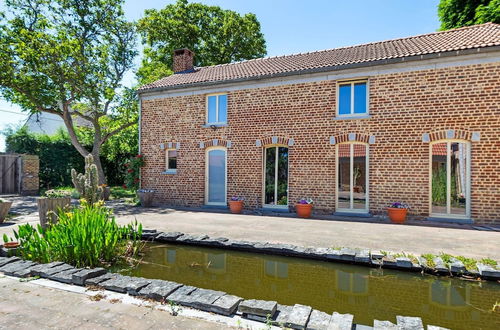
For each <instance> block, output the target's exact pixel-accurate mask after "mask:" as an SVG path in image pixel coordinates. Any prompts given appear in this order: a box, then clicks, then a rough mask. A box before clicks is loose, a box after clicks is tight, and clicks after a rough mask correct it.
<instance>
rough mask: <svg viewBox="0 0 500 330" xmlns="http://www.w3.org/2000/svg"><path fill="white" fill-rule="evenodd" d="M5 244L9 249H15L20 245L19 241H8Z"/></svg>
mask: <svg viewBox="0 0 500 330" xmlns="http://www.w3.org/2000/svg"><path fill="white" fill-rule="evenodd" d="M3 246H4V247H5V248H7V249H15V248H17V247H18V246H19V243H18V242H6V243H4V244H3Z"/></svg>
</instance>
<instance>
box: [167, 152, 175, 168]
mask: <svg viewBox="0 0 500 330" xmlns="http://www.w3.org/2000/svg"><path fill="white" fill-rule="evenodd" d="M176 168H177V150H169V151H168V169H169V170H175V169H176Z"/></svg>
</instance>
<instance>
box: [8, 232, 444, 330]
mask: <svg viewBox="0 0 500 330" xmlns="http://www.w3.org/2000/svg"><path fill="white" fill-rule="evenodd" d="M150 233H151V232H149V234H150ZM158 234H160V233H158ZM174 236H176V235H173V236H171V237H174ZM178 237H180V236H178ZM0 272H2V273H4V274H5V275H8V276H14V277H21V278H28V277H33V276H40V277H41V278H44V279H48V280H52V281H56V282H61V283H66V284H72V285H76V286H92V287H98V288H101V289H106V290H109V291H114V292H119V293H123V294H128V295H130V296H135V297H138V298H144V299H153V300H155V301H159V302H162V303H164V302H168V303H170V304H174V305H175V304H178V305H182V306H187V307H190V308H195V309H199V310H202V311H206V312H211V313H215V314H220V315H224V316H234V315H235V314H236V315H241V316H242V317H244V318H247V319H249V320H254V321H259V322H263V323H266V324H269V323H271V324H273V325H277V326H280V327H283V326H284V327H289V328H293V329H318V330H322V329H325V330H327V329H346V330H347V329H356V328H358V326H357V325H355V324H354V323H353V315H352V314H339V313H337V312H334V313H333V314H328V313H325V312H322V311H318V310H315V309H313V308H312V307H310V306H305V305H300V304H295V305H294V306H286V305H280V304H278V303H277V302H276V301H265V300H255V299H248V300H244V299H243V298H240V297H237V296H233V295H230V294H227V293H225V292H222V291H214V290H208V289H202V288H197V287H193V286H189V285H183V284H179V283H175V282H170V281H164V280H155V279H146V278H141V277H132V276H125V275H121V274H116V273H108V272H107V271H106V270H104V269H103V268H94V269H83V268H75V267H73V266H70V265H67V264H65V263H62V262H51V263H47V264H38V263H36V262H32V261H25V260H21V259H20V258H18V257H0ZM396 319H397V326H396V325H394V324H392V323H391V322H389V321H378V320H375V321H374V327H373V328H374V329H387V328H388V327H390V326H392V327H394V328H396V327H397V329H402V330H405V329H407V330H410V329H412V330H414V329H415V330H416V329H418V330H420V329H422V330H423V329H424V327H423V323H422V319H421V318H419V317H404V316H399V315H398V316H397V317H396ZM431 327H433V326H431V325H429V328H431ZM359 328H360V329H363V328H364V329H366V328H367V327H366V326H360V327H359ZM432 329H443V330H444V328H440V327H433V328H432Z"/></svg>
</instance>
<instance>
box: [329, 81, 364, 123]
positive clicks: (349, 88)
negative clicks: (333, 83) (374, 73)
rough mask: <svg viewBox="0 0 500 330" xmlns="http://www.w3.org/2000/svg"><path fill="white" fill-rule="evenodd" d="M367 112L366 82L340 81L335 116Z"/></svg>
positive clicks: (350, 115) (359, 114)
mask: <svg viewBox="0 0 500 330" xmlns="http://www.w3.org/2000/svg"><path fill="white" fill-rule="evenodd" d="M367 114H368V82H367V81H352V82H342V83H339V85H338V97H337V116H339V117H344V116H345V117H355V116H362V115H367Z"/></svg>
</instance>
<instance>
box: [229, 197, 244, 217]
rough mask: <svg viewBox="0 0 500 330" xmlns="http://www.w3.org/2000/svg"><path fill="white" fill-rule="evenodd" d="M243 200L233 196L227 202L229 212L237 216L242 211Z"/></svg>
mask: <svg viewBox="0 0 500 330" xmlns="http://www.w3.org/2000/svg"><path fill="white" fill-rule="evenodd" d="M243 204H244V199H243V198H242V197H238V196H233V197H231V200H229V210H231V213H234V214H239V213H241V212H242V211H243Z"/></svg>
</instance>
